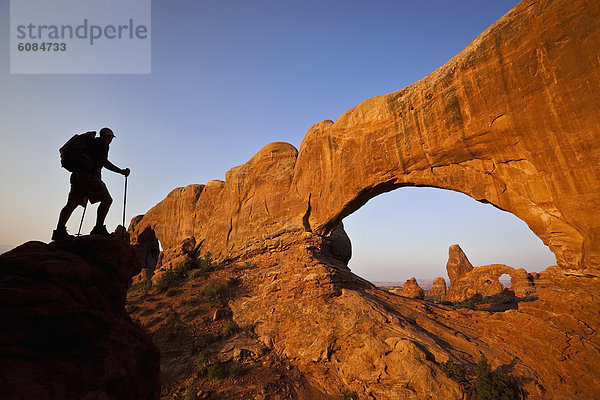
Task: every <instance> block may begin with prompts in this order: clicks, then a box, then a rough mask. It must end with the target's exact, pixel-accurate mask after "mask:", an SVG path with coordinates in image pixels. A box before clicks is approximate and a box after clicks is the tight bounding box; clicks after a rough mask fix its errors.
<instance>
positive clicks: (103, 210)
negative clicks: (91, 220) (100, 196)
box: [96, 196, 113, 226]
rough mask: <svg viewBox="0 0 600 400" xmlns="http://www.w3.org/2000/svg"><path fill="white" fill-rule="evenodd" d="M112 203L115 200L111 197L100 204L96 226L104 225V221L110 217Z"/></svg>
mask: <svg viewBox="0 0 600 400" xmlns="http://www.w3.org/2000/svg"><path fill="white" fill-rule="evenodd" d="M112 202H113V199H112V197H110V196H108V197H107V198H106V199H104V200H102V201H101V202H100V205H99V206H98V215H97V217H96V226H102V225H104V220H105V219H106V216H107V215H108V210H109V209H110V205H111V204H112Z"/></svg>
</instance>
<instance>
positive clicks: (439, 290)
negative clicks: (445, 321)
mask: <svg viewBox="0 0 600 400" xmlns="http://www.w3.org/2000/svg"><path fill="white" fill-rule="evenodd" d="M446 290H447V289H446V280H445V279H444V278H442V277H439V276H438V277H437V278H435V279H434V280H433V285H432V287H431V289H429V290H426V291H425V296H427V297H431V298H434V299H437V300H439V299H441V298H442V297H444V296H445V295H446Z"/></svg>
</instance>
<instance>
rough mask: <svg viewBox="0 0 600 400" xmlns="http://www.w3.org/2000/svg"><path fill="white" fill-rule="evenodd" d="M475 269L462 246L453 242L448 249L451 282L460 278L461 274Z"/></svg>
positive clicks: (447, 269)
mask: <svg viewBox="0 0 600 400" xmlns="http://www.w3.org/2000/svg"><path fill="white" fill-rule="evenodd" d="M472 270H473V265H472V264H471V262H470V261H469V259H468V258H467V256H466V255H465V253H464V252H463V250H462V249H461V248H460V246H459V245H457V244H453V245H452V246H450V248H449V249H448V262H447V263H446V271H447V272H448V278H450V284H451V285H452V282H454V281H456V280H457V279H459V278H460V277H461V276H463V275H466V274H468V273H469V272H471V271H472Z"/></svg>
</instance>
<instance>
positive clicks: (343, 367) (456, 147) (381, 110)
mask: <svg viewBox="0 0 600 400" xmlns="http://www.w3.org/2000/svg"><path fill="white" fill-rule="evenodd" d="M598 20H600V7H598V3H597V1H596V0H575V1H566V0H555V1H552V2H542V1H533V0H526V1H523V2H521V3H519V4H518V5H517V6H516V7H515V8H514V9H513V10H511V11H510V12H509V13H507V14H506V15H505V16H504V17H502V18H501V19H500V20H499V21H498V22H496V23H495V24H494V25H492V26H491V27H490V28H488V29H487V30H486V31H484V32H483V33H482V34H481V35H480V36H479V37H478V38H476V39H475V40H474V41H473V42H472V43H470V44H469V45H468V46H467V47H466V48H465V49H464V50H463V51H462V52H461V53H460V54H458V55H457V56H456V57H454V58H453V59H451V60H450V61H448V62H447V63H446V64H445V65H443V66H442V67H440V68H439V69H438V70H436V71H434V72H433V73H431V74H430V75H429V76H427V77H425V78H423V79H422V80H420V81H418V82H416V83H414V84H412V85H410V86H409V87H407V88H405V89H402V90H400V91H397V92H393V93H390V94H386V95H381V96H377V97H374V98H371V99H368V100H366V101H364V102H362V103H361V104H359V105H357V106H356V107H354V108H352V109H351V110H349V111H347V112H346V113H344V114H343V115H342V116H341V117H340V118H339V119H338V120H337V121H335V122H332V121H322V122H319V123H317V124H315V125H313V126H312V127H311V128H310V129H309V130H308V132H307V134H306V136H305V137H304V140H303V141H302V144H301V146H300V149H299V150H296V149H295V148H294V147H293V146H291V145H289V144H286V143H272V144H268V145H266V146H265V147H263V148H262V149H261V150H260V151H259V152H258V153H257V154H256V155H255V156H254V157H253V158H252V159H251V160H249V161H248V162H247V163H245V164H243V165H240V166H238V167H235V168H233V169H231V170H230V171H228V172H227V174H226V179H225V181H224V182H223V181H210V182H208V183H207V184H206V185H205V186H203V185H191V186H188V187H185V188H179V189H175V190H174V191H173V192H171V193H170V194H169V195H168V196H167V197H166V198H165V199H164V200H163V201H162V202H161V203H159V204H157V205H156V206H155V207H154V208H152V209H151V210H150V211H148V213H146V214H145V215H144V216H141V217H140V218H137V219H135V220H134V221H133V222H132V225H131V226H130V228H129V231H130V233H131V236H132V240H134V241H135V240H136V238H137V237H138V236H139V235H141V234H142V233H143V232H145V231H146V230H147V229H151V230H152V231H153V232H154V233H155V234H156V237H157V238H158V240H160V242H161V244H162V245H163V248H164V252H163V259H162V260H161V263H162V265H166V264H167V263H169V262H170V261H173V260H169V256H168V254H173V257H175V256H179V255H178V254H179V250H178V249H180V247H179V246H181V244H182V243H183V242H184V240H191V238H193V242H194V243H195V248H194V249H193V256H192V258H193V257H198V256H200V255H202V254H205V253H206V252H211V253H212V254H213V256H214V257H215V258H217V259H218V260H220V261H227V260H237V261H248V262H255V263H256V264H257V265H258V266H261V268H258V269H256V270H253V271H252V272H248V279H249V281H250V282H251V289H250V291H249V293H248V297H245V298H244V299H243V301H242V302H240V303H239V304H235V305H233V306H232V309H233V311H234V318H235V319H236V321H239V322H240V323H247V324H253V326H256V332H257V334H258V335H259V336H260V337H261V338H263V339H264V341H265V343H267V344H268V345H270V346H273V347H274V348H275V349H277V350H278V351H279V352H280V353H281V354H283V355H286V356H288V357H290V358H291V359H293V360H294V362H295V363H296V364H297V365H298V366H299V367H300V368H301V369H302V370H303V371H304V372H305V373H306V374H307V375H308V376H311V377H312V379H313V380H314V382H316V384H317V385H320V386H321V387H323V388H324V391H325V392H327V393H336V394H340V393H341V392H342V389H344V388H350V389H352V390H355V391H357V393H360V394H363V395H365V396H366V395H367V394H368V393H372V394H373V395H374V396H375V397H376V398H394V397H393V394H394V393H396V395H397V393H402V396H405V397H406V398H411V397H410V396H411V395H412V396H413V397H414V398H428V397H427V396H433V397H432V398H448V399H452V398H460V396H462V395H461V394H460V390H459V387H458V386H456V385H454V386H453V384H452V382H451V381H448V382H446V381H443V385H442V386H443V387H440V385H439V384H437V385H436V384H435V382H442V381H441V380H440V379H442V378H440V377H443V376H444V375H443V374H442V373H441V371H440V370H439V368H438V366H439V363H441V362H444V361H446V360H447V359H449V358H452V359H456V360H459V361H462V362H468V363H473V362H476V361H477V359H478V357H479V355H480V354H481V353H484V354H486V356H487V357H488V359H490V360H495V361H493V363H494V367H500V366H504V367H506V368H510V369H511V370H512V371H513V372H514V374H516V376H518V377H520V379H522V382H523V384H524V385H525V386H526V390H527V392H528V394H529V397H530V398H536V399H562V398H573V399H588V398H594V397H595V396H597V394H598V393H600V383H599V382H600V376H599V375H598V371H600V361H599V360H600V352H599V350H598V349H600V340H599V339H598V337H597V334H596V332H598V329H599V327H600V322H599V317H598V315H599V314H600V313H599V311H600V310H599V308H598V304H600V302H599V301H598V300H599V289H598V287H600V286H599V285H598V282H599V280H600V278H599V274H600V272H599V268H600V240H599V239H600V229H599V228H600V218H599V217H598V216H599V215H600V212H599V211H600V210H599V207H600V170H599V169H598V165H600V162H599V161H600V133H599V128H598V127H600V113H598V110H599V109H600V96H598V95H597V93H600V73H599V72H598V71H600V58H599V57H598V48H600V24H598ZM403 186H431V187H437V188H444V189H449V190H455V191H458V192H462V193H465V194H467V195H469V196H471V197H473V198H474V199H476V200H479V201H482V202H486V203H491V204H493V205H494V206H496V207H498V208H500V209H503V210H506V211H508V212H511V213H513V214H514V215H516V216H517V217H519V218H521V219H522V220H524V221H525V222H526V223H527V224H528V226H529V227H530V228H531V229H532V230H533V232H534V233H535V234H536V235H537V236H539V237H540V238H541V239H542V240H543V242H544V243H546V244H547V245H548V246H549V248H550V250H551V251H552V252H553V253H554V254H555V255H556V260H557V263H558V267H553V268H549V269H547V270H546V271H544V272H543V273H541V274H540V275H539V276H538V277H535V279H534V287H535V296H533V297H534V298H533V300H532V301H528V302H521V303H519V304H518V307H516V309H512V310H510V311H506V312H489V313H488V312H481V311H461V310H456V309H452V308H448V307H446V306H436V307H431V306H429V305H426V304H425V303H423V302H422V301H421V300H413V299H407V298H403V297H400V296H394V295H391V294H389V295H388V294H382V293H381V292H380V291H377V290H375V289H374V288H372V287H371V286H370V285H368V284H367V283H366V282H364V281H362V280H361V279H360V278H358V277H356V276H354V275H352V274H351V273H350V272H349V271H348V269H347V267H346V263H347V261H348V259H349V257H350V255H351V251H350V250H351V248H350V242H349V240H348V238H347V236H346V235H345V233H343V231H342V228H341V227H340V223H341V221H342V219H343V218H344V217H345V216H347V215H349V214H351V213H352V212H354V211H356V210H357V209H359V208H360V207H361V206H362V205H364V204H365V203H366V202H367V201H368V200H369V199H371V198H372V197H374V196H377V195H378V194H381V193H384V192H387V191H390V190H393V189H396V188H400V187H403ZM465 265H466V264H465ZM465 265H463V266H462V267H465ZM462 267H460V268H457V269H456V270H454V272H453V274H458V276H462V275H463V273H464V272H465V271H464V270H463V269H469V268H468V265H466V267H467V268H462ZM471 268H472V266H471ZM496 269H498V268H496ZM473 271H478V272H477V273H480V272H482V271H483V270H481V269H479V268H475V269H473ZM473 271H472V272H468V271H467V272H468V273H469V274H471V273H474V272H473ZM449 272H450V271H449ZM484 272H485V271H484ZM487 272H489V273H494V274H495V273H496V272H499V270H498V271H496V272H493V271H487ZM514 274H515V276H520V277H521V278H523V279H521V278H515V279H516V281H515V283H516V282H518V284H517V285H516V286H515V290H516V288H517V287H518V286H519V285H521V286H522V287H521V289H522V290H523V291H527V290H529V289H530V287H531V285H529V283H528V281H527V280H528V279H529V278H527V276H526V272H525V275H523V273H522V272H518V271H517V272H514ZM450 278H451V280H452V282H451V286H450V289H449V292H452V291H453V290H454V289H456V288H453V287H452V286H453V285H454V283H455V282H457V280H456V279H453V278H452V276H451V277H450ZM525 278H526V279H525ZM492 283H493V282H492ZM493 289H495V290H498V287H495V288H493ZM521 289H519V290H521ZM461 296H463V295H461ZM530 297H531V296H530ZM365 310H368V311H365ZM317 323H318V324H317ZM540 346H543V347H544V349H546V350H547V351H544V352H540V351H539V348H540ZM406 371H418V372H419V373H418V374H417V375H414V374H413V375H410V374H408V373H407V372H406ZM399 391H400V392H399ZM411 393H412V394H411Z"/></svg>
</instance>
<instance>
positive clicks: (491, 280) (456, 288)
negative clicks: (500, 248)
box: [444, 244, 535, 301]
mask: <svg viewBox="0 0 600 400" xmlns="http://www.w3.org/2000/svg"><path fill="white" fill-rule="evenodd" d="M449 253H450V257H449V259H448V263H447V264H446V269H447V271H448V276H449V277H450V289H449V290H448V292H447V293H446V296H444V300H448V301H463V300H467V299H471V298H473V297H475V296H477V295H480V296H483V297H485V296H493V295H496V294H499V293H502V292H503V291H504V286H502V283H500V280H499V279H500V277H501V276H502V275H504V274H508V275H510V281H511V290H512V291H513V292H514V294H515V295H516V296H517V297H529V296H532V295H533V294H534V293H535V287H534V280H533V277H532V276H531V275H530V274H528V273H527V271H525V270H524V269H523V268H520V269H518V270H517V269H514V268H512V267H509V266H508V265H503V264H492V265H485V266H483V267H477V268H473V266H472V265H471V263H470V262H469V260H468V259H467V256H466V255H465V253H464V252H463V251H462V249H461V248H460V246H459V245H457V244H455V245H452V246H450V250H449Z"/></svg>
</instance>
